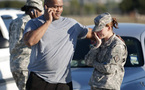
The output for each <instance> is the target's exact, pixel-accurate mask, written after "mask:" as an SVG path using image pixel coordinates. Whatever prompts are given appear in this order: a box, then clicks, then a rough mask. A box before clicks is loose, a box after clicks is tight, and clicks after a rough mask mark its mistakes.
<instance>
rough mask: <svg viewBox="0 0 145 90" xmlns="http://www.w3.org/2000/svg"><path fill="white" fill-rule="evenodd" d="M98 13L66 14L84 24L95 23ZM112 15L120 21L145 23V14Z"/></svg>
mask: <svg viewBox="0 0 145 90" xmlns="http://www.w3.org/2000/svg"><path fill="white" fill-rule="evenodd" d="M96 16H97V15H90V16H66V17H70V18H73V19H75V20H77V21H78V22H80V23H81V24H83V25H92V24H94V21H93V20H94V18H95V17H96ZM112 17H115V18H116V19H117V21H118V23H121V22H126V23H143V24H145V16H143V15H138V16H137V17H133V16H129V15H112Z"/></svg>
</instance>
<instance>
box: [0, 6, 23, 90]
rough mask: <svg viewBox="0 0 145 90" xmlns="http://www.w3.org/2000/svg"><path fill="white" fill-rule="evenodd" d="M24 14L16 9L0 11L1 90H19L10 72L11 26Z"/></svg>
mask: <svg viewBox="0 0 145 90" xmlns="http://www.w3.org/2000/svg"><path fill="white" fill-rule="evenodd" d="M23 13H24V12H23V11H21V10H16V9H0V90H18V88H17V86H16V83H15V81H14V79H13V77H12V74H11V71H10V59H9V56H10V53H9V41H8V40H9V31H8V30H9V25H10V22H11V21H12V20H13V19H15V18H17V17H20V16H22V14H23Z"/></svg>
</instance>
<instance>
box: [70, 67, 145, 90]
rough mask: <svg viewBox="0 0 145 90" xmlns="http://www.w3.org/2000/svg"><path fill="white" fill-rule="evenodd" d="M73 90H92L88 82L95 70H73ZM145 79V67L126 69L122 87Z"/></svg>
mask: <svg viewBox="0 0 145 90" xmlns="http://www.w3.org/2000/svg"><path fill="white" fill-rule="evenodd" d="M71 70H72V81H73V90H90V86H89V85H88V82H89V80H90V77H91V75H92V72H93V68H72V69H71ZM144 77H145V67H144V66H143V67H125V75H124V79H123V83H122V85H125V84H126V83H129V82H132V81H135V80H138V79H142V78H144Z"/></svg>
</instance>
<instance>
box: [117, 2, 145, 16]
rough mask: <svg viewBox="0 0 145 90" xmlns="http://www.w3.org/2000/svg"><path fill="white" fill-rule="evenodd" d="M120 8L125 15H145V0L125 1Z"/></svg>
mask: <svg viewBox="0 0 145 90" xmlns="http://www.w3.org/2000/svg"><path fill="white" fill-rule="evenodd" d="M119 6H120V9H121V11H122V12H123V13H128V12H132V11H138V12H139V13H144V14H145V12H144V10H145V0H123V1H122V2H121V3H120V5H119Z"/></svg>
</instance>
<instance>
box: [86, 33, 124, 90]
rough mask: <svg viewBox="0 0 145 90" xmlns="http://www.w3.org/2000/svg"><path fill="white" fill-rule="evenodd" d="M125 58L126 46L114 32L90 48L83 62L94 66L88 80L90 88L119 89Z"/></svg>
mask: <svg viewBox="0 0 145 90" xmlns="http://www.w3.org/2000/svg"><path fill="white" fill-rule="evenodd" d="M126 58H127V47H126V45H125V43H124V42H123V41H121V40H120V39H119V38H118V37H117V36H116V35H115V34H114V35H113V36H112V37H111V38H110V39H109V40H108V41H106V42H104V41H103V40H102V44H101V46H100V47H99V48H97V49H96V48H92V49H91V50H90V51H89V52H88V54H87V55H86V57H85V63H86V64H87V65H89V66H93V67H94V68H95V69H94V71H93V74H92V77H91V79H90V82H89V84H90V86H91V88H92V90H107V89H109V90H120V86H121V83H122V80H123V77H124V64H125V62H126Z"/></svg>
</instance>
